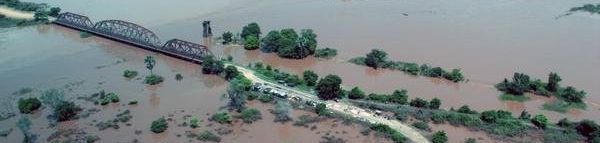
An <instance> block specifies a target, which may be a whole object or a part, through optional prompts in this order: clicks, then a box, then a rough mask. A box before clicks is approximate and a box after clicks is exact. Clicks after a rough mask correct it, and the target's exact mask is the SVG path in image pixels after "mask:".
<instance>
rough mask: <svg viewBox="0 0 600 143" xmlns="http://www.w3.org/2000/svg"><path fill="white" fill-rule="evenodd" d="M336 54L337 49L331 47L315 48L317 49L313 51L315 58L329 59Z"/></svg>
mask: <svg viewBox="0 0 600 143" xmlns="http://www.w3.org/2000/svg"><path fill="white" fill-rule="evenodd" d="M336 55H337V50H336V49H332V48H323V49H317V51H316V52H315V57H317V58H325V59H330V58H332V57H335V56H336Z"/></svg>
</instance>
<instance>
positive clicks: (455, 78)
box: [444, 69, 465, 82]
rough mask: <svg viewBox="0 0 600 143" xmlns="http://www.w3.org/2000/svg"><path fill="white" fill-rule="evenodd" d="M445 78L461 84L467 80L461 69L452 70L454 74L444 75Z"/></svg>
mask: <svg viewBox="0 0 600 143" xmlns="http://www.w3.org/2000/svg"><path fill="white" fill-rule="evenodd" d="M444 78H446V79H448V80H451V81H453V82H459V81H463V80H465V79H464V77H463V75H462V73H461V72H460V69H452V72H450V73H448V74H444Z"/></svg>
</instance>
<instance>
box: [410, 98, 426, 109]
mask: <svg viewBox="0 0 600 143" xmlns="http://www.w3.org/2000/svg"><path fill="white" fill-rule="evenodd" d="M428 105H429V103H428V102H427V100H424V99H421V98H419V97H417V98H415V99H413V100H411V101H410V106H413V107H417V108H424V107H427V106H428Z"/></svg>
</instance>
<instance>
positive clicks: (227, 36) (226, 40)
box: [222, 31, 233, 45]
mask: <svg viewBox="0 0 600 143" xmlns="http://www.w3.org/2000/svg"><path fill="white" fill-rule="evenodd" d="M222 37H223V44H224V45H225V44H229V43H231V42H232V41H233V38H232V37H233V33H231V32H229V31H227V32H225V33H223V36H222Z"/></svg>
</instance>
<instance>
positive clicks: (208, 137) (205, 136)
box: [196, 131, 221, 142]
mask: <svg viewBox="0 0 600 143" xmlns="http://www.w3.org/2000/svg"><path fill="white" fill-rule="evenodd" d="M196 139H198V140H200V141H212V142H221V137H219V136H217V135H215V134H213V133H212V132H210V131H204V132H202V133H200V134H199V135H198V137H197V138H196Z"/></svg>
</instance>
